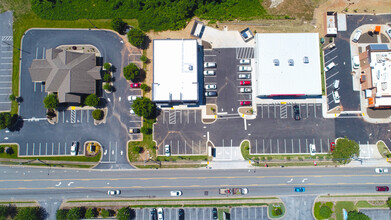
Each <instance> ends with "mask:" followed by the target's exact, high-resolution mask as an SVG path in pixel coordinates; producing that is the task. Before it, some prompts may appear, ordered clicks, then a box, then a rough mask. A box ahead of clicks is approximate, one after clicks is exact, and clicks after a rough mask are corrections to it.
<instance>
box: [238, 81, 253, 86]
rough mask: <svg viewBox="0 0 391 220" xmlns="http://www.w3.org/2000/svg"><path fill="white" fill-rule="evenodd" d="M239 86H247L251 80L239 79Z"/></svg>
mask: <svg viewBox="0 0 391 220" xmlns="http://www.w3.org/2000/svg"><path fill="white" fill-rule="evenodd" d="M240 85H241V86H248V85H251V81H240Z"/></svg>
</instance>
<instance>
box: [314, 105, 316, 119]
mask: <svg viewBox="0 0 391 220" xmlns="http://www.w3.org/2000/svg"><path fill="white" fill-rule="evenodd" d="M314 112H315V114H314V115H315V118H316V105H315V104H314Z"/></svg>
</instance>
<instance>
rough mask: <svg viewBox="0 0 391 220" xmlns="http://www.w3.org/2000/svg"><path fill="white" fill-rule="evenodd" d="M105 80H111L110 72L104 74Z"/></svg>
mask: <svg viewBox="0 0 391 220" xmlns="http://www.w3.org/2000/svg"><path fill="white" fill-rule="evenodd" d="M103 81H105V82H110V81H111V75H110V74H109V73H105V75H103Z"/></svg>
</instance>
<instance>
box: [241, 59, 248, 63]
mask: <svg viewBox="0 0 391 220" xmlns="http://www.w3.org/2000/svg"><path fill="white" fill-rule="evenodd" d="M239 63H240V64H250V59H241V60H240V61H239Z"/></svg>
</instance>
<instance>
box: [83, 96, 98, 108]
mask: <svg viewBox="0 0 391 220" xmlns="http://www.w3.org/2000/svg"><path fill="white" fill-rule="evenodd" d="M99 100H100V99H99V98H98V96H96V95H95V94H91V95H88V96H87V98H86V99H85V100H84V104H85V105H87V106H92V107H96V106H98V104H99Z"/></svg>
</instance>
